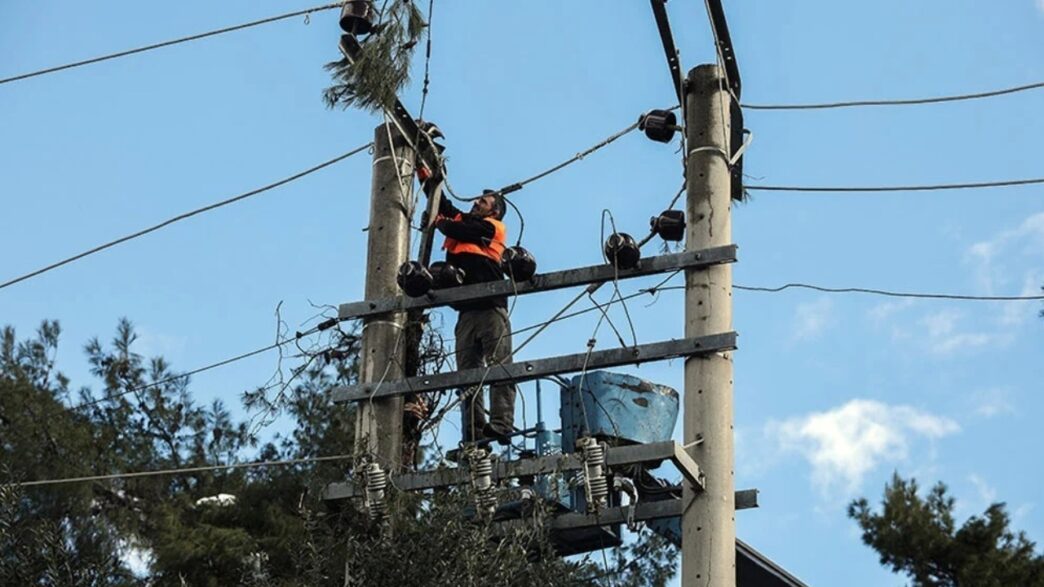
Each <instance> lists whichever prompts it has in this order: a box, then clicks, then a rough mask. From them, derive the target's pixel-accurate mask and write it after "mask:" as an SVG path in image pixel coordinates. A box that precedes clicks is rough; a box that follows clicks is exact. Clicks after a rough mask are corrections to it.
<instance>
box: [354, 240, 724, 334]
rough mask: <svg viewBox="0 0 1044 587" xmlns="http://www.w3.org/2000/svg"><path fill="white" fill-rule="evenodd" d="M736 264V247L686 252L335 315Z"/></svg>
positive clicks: (374, 303) (387, 301) (384, 302)
mask: <svg viewBox="0 0 1044 587" xmlns="http://www.w3.org/2000/svg"><path fill="white" fill-rule="evenodd" d="M735 261H736V245H727V246H724V247H714V248H711V249H705V250H702V251H686V252H684V253H674V254H670V255H658V256H656V257H649V258H647V259H642V260H641V261H639V263H638V266H637V267H635V268H634V269H626V270H620V271H617V270H615V269H614V268H613V267H612V266H611V265H608V264H600V265H590V266H587V267H579V268H576V269H566V270H564V271H554V272H551V273H541V274H537V275H534V276H533V278H532V279H530V280H529V281H523V282H521V283H514V284H513V283H511V282H510V281H504V280H501V281H490V282H486V283H475V284H472V285H464V286H460V287H454V288H450V289H443V290H432V291H431V292H430V293H429V294H428V295H426V296H421V297H418V298H410V297H406V296H401V295H400V296H396V297H394V298H381V299H376V300H367V301H362V302H352V303H349V304H341V307H340V308H339V309H338V312H337V315H338V318H340V319H341V320H348V319H351V318H364V317H367V316H374V315H378V314H385V313H387V312H394V311H399V310H416V309H421V308H434V307H436V306H446V305H449V304H457V303H462V302H475V301H479V300H488V299H491V298H498V297H502V296H507V295H515V294H517V295H525V294H531V293H537V292H541V291H551V290H555V289H562V288H566V287H573V286H577V285H588V284H591V283H604V282H607V281H612V280H613V279H630V278H633V277H642V276H645V275H655V274H658V273H666V272H668V271H673V270H675V269H699V268H702V267H710V266H712V265H720V264H722V263H733V262H735Z"/></svg>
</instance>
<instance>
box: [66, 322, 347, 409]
mask: <svg viewBox="0 0 1044 587" xmlns="http://www.w3.org/2000/svg"><path fill="white" fill-rule="evenodd" d="M338 322H339V320H337V319H336V318H329V319H327V320H323V321H322V322H320V323H319V324H317V325H315V326H313V327H312V328H310V329H308V330H306V331H304V332H297V333H295V334H294V336H293V338H287V339H285V340H282V341H279V342H276V343H274V344H270V345H268V346H265V347H261V348H259V349H257V350H253V351H250V352H247V353H243V354H241V355H236V356H234V357H231V358H228V359H224V360H222V361H218V362H216V363H211V364H209V365H206V366H204V367H199V368H197V369H193V370H191V371H186V372H185V373H179V374H178V375H172V376H170V377H166V378H164V379H160V380H159V381H153V382H152V383H147V384H145V385H139V386H137V387H132V388H131V389H128V390H126V391H121V392H119V393H114V394H111V395H107V396H105V397H101V398H98V399H94V400H90V401H87V402H83V403H82V404H78V405H76V406H73V407H71V408H69V411H76V410H79V409H82V408H87V407H90V406H94V405H97V404H100V403H102V402H106V401H109V400H114V399H116V398H119V397H123V396H125V395H128V394H131V393H137V392H139V391H144V390H146V389H149V388H151V387H156V386H159V385H163V384H165V383H170V382H172V381H177V380H179V379H183V378H185V377H189V376H192V375H195V374H197V373H203V372H204V371H210V370H211V369H217V368H218V367H223V366H225V365H228V364H230V363H235V362H237V361H242V360H243V359H247V358H250V357H253V356H254V355H260V354H261V353H266V352H268V351H271V350H274V349H277V348H280V347H283V346H286V345H288V344H290V343H292V342H297V341H298V340H301V339H302V338H304V337H306V336H311V335H313V334H315V333H317V332H322V331H324V330H329V329H330V328H333V327H334V326H336V325H337V323H338Z"/></svg>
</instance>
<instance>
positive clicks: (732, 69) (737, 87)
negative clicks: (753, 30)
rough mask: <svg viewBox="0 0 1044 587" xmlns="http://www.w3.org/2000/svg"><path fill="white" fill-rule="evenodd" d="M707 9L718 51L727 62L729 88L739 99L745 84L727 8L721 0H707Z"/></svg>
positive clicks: (726, 71) (726, 70) (726, 72)
mask: <svg viewBox="0 0 1044 587" xmlns="http://www.w3.org/2000/svg"><path fill="white" fill-rule="evenodd" d="M707 10H708V11H709V12H710V20H711V26H713V27H714V39H715V42H716V43H717V45H718V53H720V54H721V60H722V61H723V62H724V63H725V75H727V76H728V78H729V89H730V90H731V91H732V93H733V95H735V97H736V100H737V101H738V100H739V98H740V91H741V90H742V88H743V84H742V83H741V82H740V73H739V63H737V62H736V51H735V50H734V49H733V48H732V35H730V34H729V23H728V20H726V18H725V9H724V8H722V6H721V0H707Z"/></svg>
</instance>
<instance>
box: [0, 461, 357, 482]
mask: <svg viewBox="0 0 1044 587" xmlns="http://www.w3.org/2000/svg"><path fill="white" fill-rule="evenodd" d="M351 458H354V457H353V455H332V456H325V457H306V458H301V459H286V460H282V461H252V462H249V463H234V464H231V465H207V466H203V467H183V468H180V469H160V470H157V471H136V472H133V473H113V474H110V475H89V476H85V477H64V478H59V479H41V480H39V481H24V482H21V483H7V484H5V486H7V487H39V486H41V485H62V484H67V483H86V482H88V481H109V480H112V479H133V478H137V477H157V476H160V475H181V474H184V473H201V472H204V471H217V470H220V469H251V468H256V467H283V466H288V465H303V464H306V463H319V462H325V461H343V460H347V459H351Z"/></svg>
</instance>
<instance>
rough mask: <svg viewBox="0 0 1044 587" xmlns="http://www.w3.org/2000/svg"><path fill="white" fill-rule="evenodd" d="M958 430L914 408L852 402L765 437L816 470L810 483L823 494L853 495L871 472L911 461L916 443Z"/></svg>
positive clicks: (774, 425) (781, 425) (770, 427)
mask: <svg viewBox="0 0 1044 587" xmlns="http://www.w3.org/2000/svg"><path fill="white" fill-rule="evenodd" d="M958 430H959V426H958V425H957V423H956V422H954V421H953V420H951V419H949V418H945V417H941V416H935V415H933V414H929V413H927V412H923V411H920V410H917V409H916V408H913V407H910V406H903V405H899V406H891V405H888V404H884V403H881V402H877V401H872V400H858V399H857V400H852V401H849V402H848V403H846V404H844V405H842V406H840V407H838V408H835V409H833V410H830V411H827V412H815V413H812V414H809V415H807V416H801V417H797V418H791V419H788V420H784V421H782V422H775V421H773V422H769V423H768V424H767V425H766V435H767V436H768V437H769V438H772V439H774V440H775V441H776V443H777V444H778V445H779V446H780V447H781V448H782V449H783V450H785V451H789V452H796V453H799V454H801V455H802V456H803V457H805V459H807V460H808V462H809V463H810V464H811V465H812V481H813V482H814V483H815V484H816V485H817V486H818V487H819V489H820V491H821V492H823V493H824V494H830V493H833V492H834V491H835V490H837V489H840V490H842V491H844V492H845V493H848V494H851V493H853V492H855V491H856V490H858V489H859V487H860V486H861V485H862V483H863V479H864V478H865V476H866V475H867V473H869V472H870V471H871V470H873V469H874V468H876V467H877V466H879V465H882V464H889V465H894V464H896V463H899V462H903V461H906V460H907V457H908V455H909V452H910V448H911V445H912V444H913V443H914V441H915V440H917V439H929V440H932V439H937V438H942V437H944V436H947V435H949V434H953V433H955V432H957V431H958Z"/></svg>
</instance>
